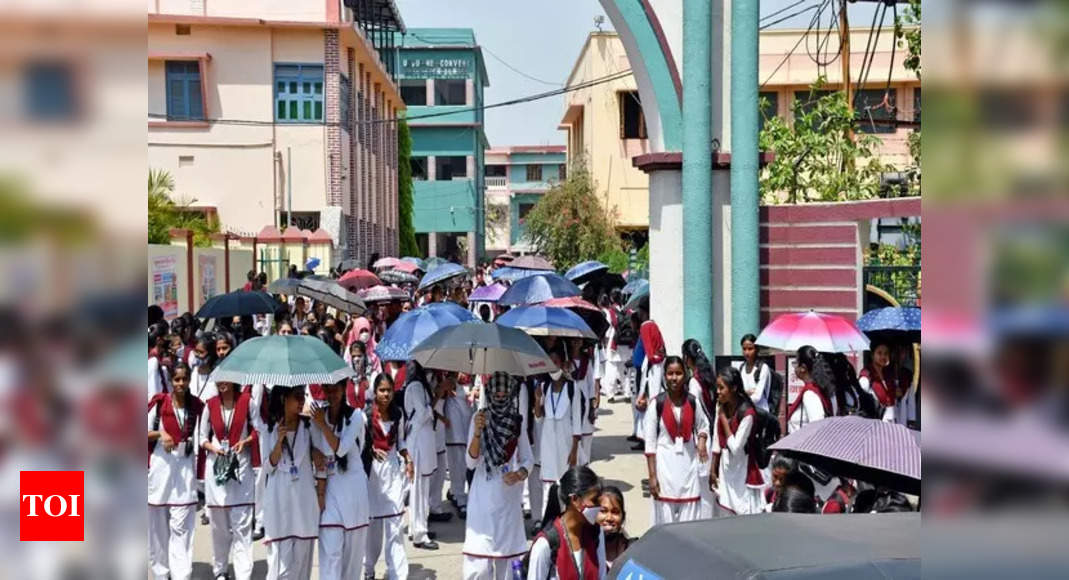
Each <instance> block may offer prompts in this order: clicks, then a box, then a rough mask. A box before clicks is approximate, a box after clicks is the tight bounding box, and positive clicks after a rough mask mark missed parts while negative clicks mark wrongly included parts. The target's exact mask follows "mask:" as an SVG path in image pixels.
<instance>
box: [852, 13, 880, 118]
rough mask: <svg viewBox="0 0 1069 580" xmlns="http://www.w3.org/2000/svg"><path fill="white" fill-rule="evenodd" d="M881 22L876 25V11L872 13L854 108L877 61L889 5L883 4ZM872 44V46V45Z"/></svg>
mask: <svg viewBox="0 0 1069 580" xmlns="http://www.w3.org/2000/svg"><path fill="white" fill-rule="evenodd" d="M879 17H880V24H879V26H876V13H875V12H873V15H872V27H870V28H869V42H868V43H866V45H865V55H864V57H865V58H863V59H862V61H861V74H860V75H858V77H857V85H856V87H855V88H854V100H853V103H851V106H852V107H853V108H855V109H856V108H857V99H858V95H859V94H860V93H861V87H862V86H864V84H865V83H866V82H868V79H869V74H870V73H871V72H872V63H873V62H875V61H876V49H877V47H878V45H879V43H880V32H882V31H883V23H884V20H885V19H886V17H887V5H886V4H883V5H881V10H880V13H879ZM873 32H875V33H876V39H875V41H873ZM870 45H871V46H870ZM866 60H867V61H868V67H867V68H866V65H865V61H866Z"/></svg>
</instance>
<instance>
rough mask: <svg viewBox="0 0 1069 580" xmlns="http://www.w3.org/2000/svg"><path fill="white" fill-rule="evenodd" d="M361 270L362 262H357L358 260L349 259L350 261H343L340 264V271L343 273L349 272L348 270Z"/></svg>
mask: <svg viewBox="0 0 1069 580" xmlns="http://www.w3.org/2000/svg"><path fill="white" fill-rule="evenodd" d="M359 268H360V260H357V259H356V258H349V259H348V260H342V261H341V263H340V264H338V270H339V271H341V272H345V271H348V270H357V269H359Z"/></svg>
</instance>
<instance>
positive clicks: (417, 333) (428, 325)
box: [375, 302, 476, 361]
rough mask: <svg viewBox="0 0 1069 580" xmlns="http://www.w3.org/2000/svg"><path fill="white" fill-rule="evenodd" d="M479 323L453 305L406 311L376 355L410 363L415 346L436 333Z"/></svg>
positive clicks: (384, 358)
mask: <svg viewBox="0 0 1069 580" xmlns="http://www.w3.org/2000/svg"><path fill="white" fill-rule="evenodd" d="M470 320H476V318H475V315H474V314H472V313H471V312H468V311H467V310H465V309H463V308H461V307H460V306H458V305H457V304H455V303H453V302H434V303H431V304H428V305H426V306H421V307H420V308H417V309H415V310H410V311H408V312H405V313H404V314H402V315H401V316H399V317H397V320H395V321H394V323H393V324H391V325H390V327H389V328H388V329H386V334H384V335H383V336H382V340H380V341H379V344H378V346H376V347H375V354H377V355H378V356H379V358H381V359H382V360H385V361H391V360H394V361H407V360H408V359H410V358H412V357H411V350H412V347H414V346H416V345H417V344H419V343H420V341H422V340H423V339H425V338H427V337H428V336H430V335H431V334H433V333H434V332H435V331H437V330H439V329H442V328H445V327H447V326H453V325H455V324H460V323H461V322H468V321H470Z"/></svg>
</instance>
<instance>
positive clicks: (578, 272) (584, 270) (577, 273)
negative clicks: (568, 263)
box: [564, 260, 609, 284]
mask: <svg viewBox="0 0 1069 580" xmlns="http://www.w3.org/2000/svg"><path fill="white" fill-rule="evenodd" d="M608 271H609V267H608V266H606V265H605V264H602V263H601V262H599V261H597V260H588V261H586V262H580V263H578V264H576V265H574V266H572V267H571V269H569V270H568V271H567V272H565V273H564V277H565V278H567V279H569V280H571V281H572V282H575V283H576V284H583V283H584V282H589V281H591V280H592V279H594V278H595V277H597V275H598V274H602V273H605V272H608Z"/></svg>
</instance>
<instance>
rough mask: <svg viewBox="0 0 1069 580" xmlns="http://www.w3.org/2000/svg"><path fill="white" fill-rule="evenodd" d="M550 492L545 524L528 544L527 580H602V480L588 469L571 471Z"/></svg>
mask: <svg viewBox="0 0 1069 580" xmlns="http://www.w3.org/2000/svg"><path fill="white" fill-rule="evenodd" d="M550 489H551V491H552V492H553V495H552V496H550V499H549V501H548V502H547V503H548V507H547V509H546V518H545V519H546V522H547V523H546V526H545V527H544V528H543V529H542V531H540V532H539V533H538V535H536V536H535V539H534V542H533V543H532V544H531V551H530V556H529V558H528V568H527V580H545V579H547V578H550V579H553V580H557V579H560V580H565V579H568V580H571V579H575V580H601V579H602V578H605V574H606V573H607V572H608V565H607V563H606V560H605V534H604V532H602V529H601V526H599V525H598V516H599V515H600V514H601V509H602V508H601V480H600V479H598V476H597V474H596V473H594V472H593V471H592V470H591V469H590V468H589V467H586V466H578V467H572V468H570V469H568V470H567V471H566V472H565V473H564V475H562V476H561V478H560V481H559V482H558V483H554V484H553V486H552V487H551V488H550Z"/></svg>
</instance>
